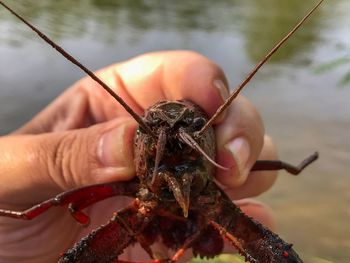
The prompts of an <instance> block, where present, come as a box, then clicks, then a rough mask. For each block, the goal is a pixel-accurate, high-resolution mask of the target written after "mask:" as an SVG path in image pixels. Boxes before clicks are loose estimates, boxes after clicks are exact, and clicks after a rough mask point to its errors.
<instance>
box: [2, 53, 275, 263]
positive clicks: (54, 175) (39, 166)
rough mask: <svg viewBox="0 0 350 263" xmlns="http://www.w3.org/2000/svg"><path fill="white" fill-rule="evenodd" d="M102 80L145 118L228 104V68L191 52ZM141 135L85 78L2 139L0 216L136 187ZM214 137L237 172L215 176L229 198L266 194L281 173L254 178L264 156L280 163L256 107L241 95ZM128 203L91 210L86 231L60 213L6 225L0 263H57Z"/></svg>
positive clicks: (129, 64) (222, 158)
mask: <svg viewBox="0 0 350 263" xmlns="http://www.w3.org/2000/svg"><path fill="white" fill-rule="evenodd" d="M98 75H99V76H100V77H101V78H102V79H103V81H105V82H106V83H107V84H108V85H109V86H110V87H111V88H112V89H113V90H115V91H116V93H117V94H119V95H120V96H121V97H123V99H124V100H125V101H126V103H128V105H129V106H130V107H131V108H132V109H134V110H135V111H136V112H137V113H138V114H142V113H143V111H144V110H145V109H146V108H148V107H149V106H151V105H153V104H154V103H155V102H157V101H160V100H176V99H183V98H185V99H188V100H191V101H193V102H195V103H197V104H198V105H200V106H201V107H202V108H203V109H204V110H205V111H206V112H207V114H208V115H209V116H211V115H212V114H213V113H214V112H215V111H216V109H217V108H218V107H219V106H220V105H221V104H222V103H223V100H224V99H225V98H226V97H227V96H228V90H227V86H228V85H227V82H226V79H225V76H224V74H223V72H222V70H221V69H220V68H219V67H218V66H217V65H215V64H214V63H212V62H211V61H209V60H208V59H206V58H204V57H203V56H200V55H198V54H196V53H193V52H186V51H170V52H158V53H151V54H146V55H143V56H140V57H137V58H135V59H132V60H130V61H126V62H123V63H119V64H116V65H113V66H110V67H108V68H105V69H103V70H100V71H99V72H98ZM135 129H136V123H135V121H134V120H133V119H132V118H131V117H130V116H129V115H128V113H126V112H125V110H124V109H123V108H122V107H121V106H120V105H119V104H117V103H116V102H115V101H114V100H113V99H112V98H111V97H110V95H109V94H107V93H106V92H105V91H104V90H103V89H102V88H101V87H99V85H98V84H96V83H95V82H94V81H93V80H91V79H90V78H88V77H86V78H84V79H82V80H80V81H79V82H77V83H76V84H74V85H73V86H72V87H71V88H69V89H68V90H67V91H65V92H64V93H63V94H62V95H61V96H59V97H58V98H57V99H56V100H55V101H54V102H52V103H51V104H50V105H49V106H48V107H47V108H46V109H44V110H43V111H42V112H41V113H39V114H38V115H37V116H36V117H34V118H33V120H31V121H30V122H28V123H27V124H26V125H24V126H23V127H22V128H20V129H18V130H16V131H15V132H13V133H12V134H9V135H7V136H3V137H1V138H0V149H1V150H0V174H1V177H0V208H4V209H10V210H24V209H26V208H28V207H30V206H32V205H34V204H37V203H39V202H41V201H43V200H46V199H49V198H51V197H53V196H55V195H56V194H58V193H60V192H63V191H67V190H68V189H72V188H78V187H82V186H86V185H91V184H96V183H103V182H111V181H124V180H128V179H131V178H132V177H134V176H135V172H134V165H133V155H132V152H133V150H132V148H133V136H134V132H135ZM215 131H216V137H217V144H218V150H217V151H218V157H217V162H218V163H219V164H222V165H224V166H228V167H232V170H231V171H230V172H226V171H222V170H218V172H217V174H216V180H217V181H218V182H220V183H221V185H222V186H223V187H224V188H226V189H225V190H226V191H227V192H228V193H229V194H230V196H231V197H232V198H233V199H242V198H246V197H251V196H255V195H258V194H260V193H261V192H263V191H265V190H267V189H268V188H269V187H270V186H271V185H272V184H273V182H274V180H275V177H276V173H275V172H254V174H250V173H249V170H250V168H251V166H252V165H253V164H254V162H255V161H256V160H257V159H258V158H262V159H276V156H275V155H276V151H275V148H274V146H273V144H272V142H271V140H270V139H269V138H268V137H266V136H265V137H264V129H263V124H262V122H261V119H260V117H259V115H258V113H257V112H256V110H255V108H254V107H253V106H252V105H251V104H250V103H249V102H248V101H247V100H246V99H245V98H243V97H242V96H239V97H238V98H236V100H235V101H234V102H233V103H232V105H231V106H230V108H229V109H228V110H227V112H226V114H223V116H222V117H221V118H220V119H219V120H217V122H216V124H215ZM258 173H259V174H258ZM125 204H126V201H125V199H123V198H121V197H116V198H112V199H110V200H106V201H104V202H102V203H99V204H96V205H94V206H93V207H91V208H89V209H87V210H88V211H87V212H88V214H89V215H90V216H91V218H92V224H91V226H89V227H88V228H82V227H81V226H80V225H78V224H77V223H76V222H75V221H74V220H73V219H72V218H71V216H70V215H69V212H68V211H67V210H66V209H62V208H53V209H51V210H49V211H48V212H47V213H45V214H43V215H41V216H40V217H38V218H36V219H34V220H32V221H30V222H25V221H21V220H14V219H10V218H0V261H1V262H19V261H20V262H54V261H56V260H57V257H58V255H59V253H61V252H62V251H65V250H66V249H67V248H68V247H71V246H72V245H73V243H74V242H76V241H77V240H79V239H80V238H81V237H82V236H84V235H85V234H87V233H88V232H90V231H91V229H92V228H96V226H98V225H101V224H102V223H105V222H106V221H107V220H108V218H109V217H111V216H112V214H113V212H114V211H116V210H117V209H118V208H120V207H123V206H125ZM241 204H242V202H241ZM242 209H244V210H245V211H247V212H248V213H250V214H252V213H254V214H256V216H257V217H260V219H261V220H262V221H264V222H265V224H267V225H271V223H272V222H271V217H270V216H269V212H268V210H266V209H265V208H264V207H263V206H262V205H257V204H253V205H252V204H251V203H250V202H248V201H244V206H242ZM101 211H102V212H101ZM249 211H250V212H249ZM131 253H132V256H131ZM136 254H137V256H139V257H145V255H144V254H141V253H139V252H135V251H132V252H131V251H130V250H129V251H127V252H126V255H127V257H129V259H131V258H132V259H134V260H135V257H134V256H135V255H136Z"/></svg>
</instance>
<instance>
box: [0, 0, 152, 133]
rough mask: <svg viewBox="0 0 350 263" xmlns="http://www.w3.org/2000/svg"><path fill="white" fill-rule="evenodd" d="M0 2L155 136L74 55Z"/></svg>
mask: <svg viewBox="0 0 350 263" xmlns="http://www.w3.org/2000/svg"><path fill="white" fill-rule="evenodd" d="M0 4H1V5H2V6H3V7H5V8H6V9H7V10H9V11H10V12H11V13H12V14H13V15H15V16H16V17H17V18H18V19H20V20H21V21H22V22H23V23H25V24H26V25H27V26H28V27H30V28H31V29H32V30H33V31H34V32H35V33H37V34H38V35H39V37H41V38H42V39H43V40H44V41H45V42H47V43H48V44H50V45H51V46H52V47H53V48H54V49H56V50H57V51H58V52H59V53H61V54H62V55H63V56H64V57H65V58H66V59H68V60H69V61H71V62H72V63H73V64H75V65H76V66H78V67H79V68H80V69H81V70H83V71H84V72H85V73H86V74H88V75H89V76H90V77H91V78H92V79H93V80H94V81H96V82H97V83H98V84H100V85H101V86H102V88H104V89H105V91H107V92H108V93H109V94H110V95H111V96H112V97H113V98H114V99H115V100H116V101H118V102H119V103H120V105H122V106H123V107H124V109H125V110H126V111H127V112H128V113H130V115H131V116H132V117H133V118H134V119H135V120H136V121H137V122H138V124H139V125H140V126H141V127H142V128H143V129H144V130H145V131H146V132H147V133H148V134H149V135H151V136H152V137H156V135H155V134H154V133H153V131H152V130H151V129H150V128H149V127H148V125H146V123H145V122H144V121H143V120H142V118H141V117H140V116H139V115H138V114H136V113H135V112H134V111H133V110H132V109H131V108H130V107H129V106H128V104H126V103H125V102H124V100H123V99H122V98H121V97H119V96H118V95H117V94H116V93H115V92H114V91H113V90H112V89H111V88H110V87H108V85H107V84H106V83H104V82H103V81H102V80H101V79H100V78H99V77H97V76H96V75H95V74H94V73H93V72H92V71H91V70H89V69H88V68H86V67H85V66H84V65H82V64H81V63H80V62H79V61H78V60H76V59H75V58H74V57H72V56H71V55H70V54H69V53H68V52H67V51H65V50H64V49H63V48H62V47H60V46H59V45H57V44H56V43H55V42H53V41H52V40H51V39H50V38H49V37H48V36H46V35H45V34H44V33H42V32H41V31H40V30H39V29H37V28H36V27H35V26H33V25H32V24H30V23H29V22H28V21H26V20H25V19H24V18H23V17H21V16H20V15H19V14H17V13H16V12H15V11H14V10H12V9H11V8H10V7H8V6H7V5H6V4H4V3H3V2H2V1H0Z"/></svg>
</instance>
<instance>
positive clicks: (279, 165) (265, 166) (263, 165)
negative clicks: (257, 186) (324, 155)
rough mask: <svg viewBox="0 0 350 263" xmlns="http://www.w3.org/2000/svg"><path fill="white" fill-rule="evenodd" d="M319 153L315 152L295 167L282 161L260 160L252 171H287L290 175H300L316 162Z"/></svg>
mask: <svg viewBox="0 0 350 263" xmlns="http://www.w3.org/2000/svg"><path fill="white" fill-rule="evenodd" d="M317 158H318V152H315V153H313V154H311V155H310V156H308V157H307V158H305V159H304V160H303V161H302V162H301V163H300V164H299V165H297V166H295V165H292V164H289V163H286V162H283V161H280V160H258V161H256V162H255V164H254V165H253V167H252V169H251V171H268V170H269V171H271V170H286V171H287V172H288V173H290V174H293V175H298V174H299V173H301V171H302V170H304V168H306V167H307V166H308V165H309V164H311V163H312V162H314V161H316V160H317Z"/></svg>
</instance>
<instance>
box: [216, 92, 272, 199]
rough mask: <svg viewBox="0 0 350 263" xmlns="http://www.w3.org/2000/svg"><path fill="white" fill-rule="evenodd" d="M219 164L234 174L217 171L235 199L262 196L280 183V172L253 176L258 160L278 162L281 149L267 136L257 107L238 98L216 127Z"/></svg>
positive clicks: (221, 181)
mask: <svg viewBox="0 0 350 263" xmlns="http://www.w3.org/2000/svg"><path fill="white" fill-rule="evenodd" d="M215 130H216V135H217V144H218V157H217V161H218V163H220V164H221V165H223V166H225V167H230V168H231V169H230V171H224V170H220V169H217V174H216V179H217V180H218V182H219V183H220V184H221V185H222V186H223V188H225V191H226V192H227V193H228V194H229V195H230V197H231V198H232V199H241V198H245V197H251V196H256V195H259V194H261V193H262V192H264V191H266V190H267V189H269V188H270V187H271V186H272V185H273V183H274V182H275V180H276V177H277V171H258V172H252V173H250V169H251V167H252V165H253V164H254V163H255V162H256V160H257V159H262V160H276V159H277V150H276V148H275V146H274V144H273V142H272V140H271V138H270V137H269V136H264V127H263V123H262V121H261V118H260V116H259V114H258V112H257V111H256V109H255V108H254V106H253V105H252V104H251V103H250V102H249V101H248V100H247V99H245V98H244V97H242V96H238V97H237V98H236V100H235V101H234V102H233V103H232V105H231V107H230V108H229V109H228V112H227V116H226V118H225V119H224V120H223V121H222V122H221V123H220V124H218V125H217V126H216V127H215Z"/></svg>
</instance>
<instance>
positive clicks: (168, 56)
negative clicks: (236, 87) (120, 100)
mask: <svg viewBox="0 0 350 263" xmlns="http://www.w3.org/2000/svg"><path fill="white" fill-rule="evenodd" d="M117 71H118V73H119V74H120V76H121V78H122V79H123V82H124V83H127V84H126V85H125V88H126V89H127V90H128V92H129V93H130V94H133V99H134V100H135V102H137V103H138V105H140V106H141V107H142V108H144V109H145V108H148V107H149V106H151V105H153V104H154V103H156V102H158V101H161V100H165V99H168V100H177V99H188V100H191V101H193V102H195V103H196V104H198V105H200V106H201V107H202V108H203V109H204V110H205V111H206V112H207V113H208V114H209V115H212V114H214V112H215V111H216V109H217V108H218V107H219V106H220V105H221V104H222V103H223V101H224V99H225V98H226V97H227V96H228V89H227V80H226V78H225V75H224V73H223V71H222V70H221V69H220V67H218V66H217V65H216V64H214V63H213V62H212V61H210V60H209V59H207V58H206V57H204V56H202V55H200V54H198V53H195V52H191V51H171V52H157V53H150V54H146V55H143V56H141V57H137V58H135V59H133V60H131V61H128V62H127V63H124V64H122V65H121V66H120V67H117Z"/></svg>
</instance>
